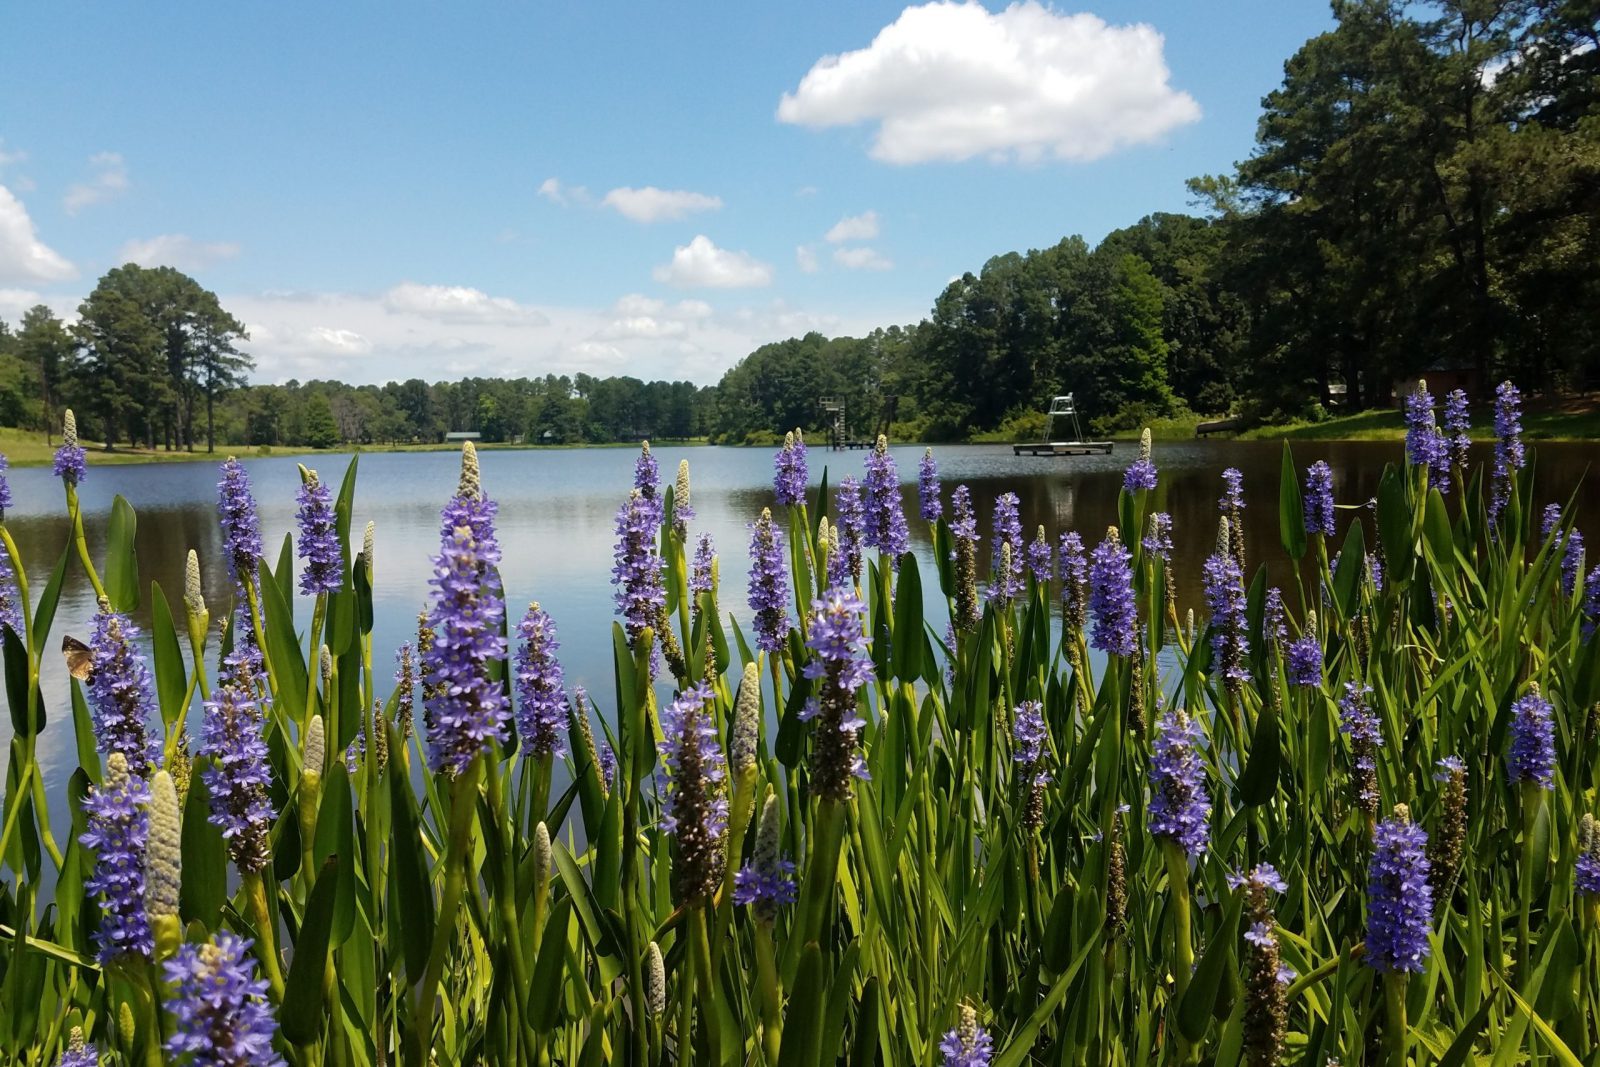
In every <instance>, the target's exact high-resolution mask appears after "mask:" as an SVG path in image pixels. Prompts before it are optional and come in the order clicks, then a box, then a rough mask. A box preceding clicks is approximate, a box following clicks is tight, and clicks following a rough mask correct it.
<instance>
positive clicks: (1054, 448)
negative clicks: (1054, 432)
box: [1011, 441, 1111, 456]
mask: <svg viewBox="0 0 1600 1067" xmlns="http://www.w3.org/2000/svg"><path fill="white" fill-rule="evenodd" d="M1011 453H1012V455H1016V456H1094V455H1106V456H1109V455H1110V454H1111V442H1110V441H1036V442H1031V443H1027V444H1016V445H1012V446H1011Z"/></svg>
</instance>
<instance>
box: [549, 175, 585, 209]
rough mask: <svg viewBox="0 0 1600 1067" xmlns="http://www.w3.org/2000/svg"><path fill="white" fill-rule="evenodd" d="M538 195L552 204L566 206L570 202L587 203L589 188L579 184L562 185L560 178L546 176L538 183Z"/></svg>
mask: <svg viewBox="0 0 1600 1067" xmlns="http://www.w3.org/2000/svg"><path fill="white" fill-rule="evenodd" d="M539 195H540V196H542V197H544V198H545V199H546V200H548V201H550V202H551V203H552V204H560V205H561V206H562V207H567V206H568V205H570V204H587V203H588V202H589V201H590V199H591V198H590V196H589V190H588V189H586V188H584V187H583V186H581V185H564V184H562V181H561V179H560V178H546V179H545V180H544V181H542V182H540V183H539Z"/></svg>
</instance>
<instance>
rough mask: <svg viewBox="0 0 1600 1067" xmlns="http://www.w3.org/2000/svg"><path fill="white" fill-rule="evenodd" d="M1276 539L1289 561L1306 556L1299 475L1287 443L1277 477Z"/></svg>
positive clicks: (1285, 443) (1284, 445)
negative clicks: (1287, 554)
mask: <svg viewBox="0 0 1600 1067" xmlns="http://www.w3.org/2000/svg"><path fill="white" fill-rule="evenodd" d="M1278 538H1279V540H1280V541H1281V542H1282V543H1283V550H1284V551H1285V552H1287V553H1289V557H1290V558H1291V559H1300V558H1301V557H1302V556H1304V555H1305V554H1306V513H1305V504H1304V503H1303V502H1302V499H1301V496H1300V475H1299V472H1298V471H1297V470H1296V469H1295V465H1294V456H1293V455H1292V454H1291V453H1290V451H1289V442H1288V441H1285V442H1284V443H1283V467H1282V469H1281V472H1280V474H1279V477H1278Z"/></svg>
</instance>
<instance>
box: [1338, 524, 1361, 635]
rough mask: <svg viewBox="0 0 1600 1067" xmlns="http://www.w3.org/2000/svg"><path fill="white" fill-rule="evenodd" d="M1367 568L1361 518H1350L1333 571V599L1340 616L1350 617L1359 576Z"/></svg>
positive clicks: (1353, 611)
mask: <svg viewBox="0 0 1600 1067" xmlns="http://www.w3.org/2000/svg"><path fill="white" fill-rule="evenodd" d="M1366 569H1367V538H1366V533H1365V531H1363V530H1362V529H1361V520H1360V519H1352V520H1351V522H1350V529H1348V530H1347V531H1345V535H1344V547H1342V548H1340V549H1339V564H1338V566H1337V567H1336V568H1335V569H1334V572H1333V595H1334V601H1335V603H1336V604H1337V605H1338V607H1339V616H1340V618H1344V619H1348V618H1351V617H1352V616H1353V615H1354V613H1355V609H1356V594H1357V593H1359V592H1360V590H1361V577H1362V575H1363V574H1364V573H1365V572H1366Z"/></svg>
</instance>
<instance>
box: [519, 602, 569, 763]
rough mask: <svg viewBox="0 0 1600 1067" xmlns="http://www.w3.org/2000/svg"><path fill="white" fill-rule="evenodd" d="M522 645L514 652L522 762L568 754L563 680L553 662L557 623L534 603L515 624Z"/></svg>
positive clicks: (565, 691) (556, 663)
mask: <svg viewBox="0 0 1600 1067" xmlns="http://www.w3.org/2000/svg"><path fill="white" fill-rule="evenodd" d="M517 636H518V637H520V638H521V639H522V644H521V645H520V646H519V647H518V649H517V678H516V686H517V701H518V704H519V706H518V708H517V736H518V737H520V738H521V739H522V755H523V758H525V759H534V758H538V757H541V756H553V757H555V758H556V759H561V758H562V757H564V756H566V754H567V747H566V744H565V742H564V741H563V733H564V730H565V727H566V725H567V690H566V680H565V678H564V677H563V675H562V673H561V661H560V660H558V659H556V649H558V648H560V647H561V642H560V641H558V640H556V624H555V622H554V621H553V620H552V619H551V618H550V613H549V612H547V611H545V610H544V609H543V608H541V607H540V606H539V605H538V604H537V603H534V604H529V605H528V611H527V614H525V615H523V616H522V621H521V622H519V623H518V624H517Z"/></svg>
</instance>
